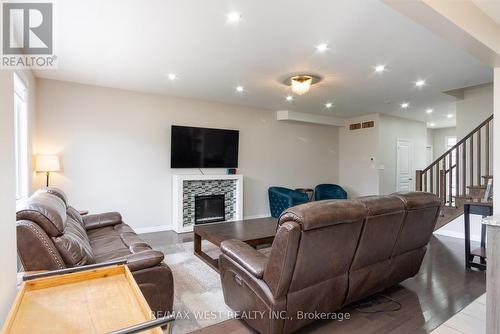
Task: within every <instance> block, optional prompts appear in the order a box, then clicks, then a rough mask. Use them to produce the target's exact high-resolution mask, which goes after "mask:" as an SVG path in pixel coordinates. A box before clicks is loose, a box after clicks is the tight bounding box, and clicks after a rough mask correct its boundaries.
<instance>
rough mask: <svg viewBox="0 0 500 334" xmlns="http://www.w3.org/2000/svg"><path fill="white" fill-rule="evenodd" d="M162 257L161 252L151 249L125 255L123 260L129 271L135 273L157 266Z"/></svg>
mask: <svg viewBox="0 0 500 334" xmlns="http://www.w3.org/2000/svg"><path fill="white" fill-rule="evenodd" d="M164 257H165V256H164V255H163V253H162V252H160V251H155V250H152V249H151V250H145V251H142V252H138V253H133V254H130V255H126V256H124V257H123V259H125V260H127V266H128V268H129V269H130V271H137V270H141V269H146V268H151V267H154V266H157V265H159V264H160V263H161V262H162V261H163V258H164ZM119 259H121V258H119ZM117 260H118V259H117Z"/></svg>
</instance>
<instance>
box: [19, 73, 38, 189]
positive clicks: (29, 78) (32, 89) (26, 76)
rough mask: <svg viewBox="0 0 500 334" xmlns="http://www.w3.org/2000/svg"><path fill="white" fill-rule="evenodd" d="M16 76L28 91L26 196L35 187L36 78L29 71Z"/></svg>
mask: <svg viewBox="0 0 500 334" xmlns="http://www.w3.org/2000/svg"><path fill="white" fill-rule="evenodd" d="M16 74H17V75H18V76H19V77H20V78H21V80H23V82H24V84H25V85H26V88H27V89H28V95H27V105H28V182H27V184H28V186H29V189H28V194H30V195H31V193H32V192H33V191H34V186H35V184H34V183H35V177H36V174H35V172H34V170H35V151H36V149H35V142H34V141H35V130H36V125H35V121H36V78H35V76H34V75H33V72H32V71H30V70H19V71H16Z"/></svg>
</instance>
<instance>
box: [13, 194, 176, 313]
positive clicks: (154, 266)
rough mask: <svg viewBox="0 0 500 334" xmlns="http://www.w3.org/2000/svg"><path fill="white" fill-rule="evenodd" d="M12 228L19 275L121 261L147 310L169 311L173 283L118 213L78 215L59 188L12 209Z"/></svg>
mask: <svg viewBox="0 0 500 334" xmlns="http://www.w3.org/2000/svg"><path fill="white" fill-rule="evenodd" d="M16 227H17V250H18V254H19V257H20V260H21V263H22V265H23V267H24V270H26V271H36V270H56V269H63V268H68V267H77V266H83V265H89V264H94V263H103V262H109V261H114V260H123V259H125V260H127V265H128V267H129V269H130V270H131V272H132V274H133V276H134V278H135V280H136V282H137V284H138V285H139V288H140V289H141V291H142V293H143V294H144V297H145V298H146V300H147V301H148V303H149V306H150V307H151V309H152V310H153V311H156V312H162V313H165V312H170V311H172V304H173V297H174V281H173V277H172V272H171V271H170V268H169V267H168V266H167V265H165V264H164V263H163V262H162V261H163V253H162V252H159V251H155V250H153V249H151V247H150V246H149V245H148V244H147V243H145V242H144V241H143V240H141V239H140V238H139V237H138V236H137V234H136V233H135V232H134V231H133V230H132V228H130V226H128V225H126V224H124V223H123V221H122V217H121V215H120V214H119V213H117V212H108V213H103V214H95V215H85V216H81V215H80V214H79V212H78V211H77V210H75V209H74V208H73V207H72V206H70V205H68V199H67V197H66V195H65V194H64V192H62V191H61V190H60V189H57V188H42V189H40V190H38V191H37V192H36V193H35V194H33V196H31V197H30V198H28V199H26V200H24V201H22V202H21V203H19V204H18V206H17V223H16Z"/></svg>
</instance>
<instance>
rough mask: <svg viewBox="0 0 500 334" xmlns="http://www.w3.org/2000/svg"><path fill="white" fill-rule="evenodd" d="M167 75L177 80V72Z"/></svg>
mask: <svg viewBox="0 0 500 334" xmlns="http://www.w3.org/2000/svg"><path fill="white" fill-rule="evenodd" d="M167 76H168V78H169V79H170V80H175V79H177V74H175V73H169V74H168V75H167Z"/></svg>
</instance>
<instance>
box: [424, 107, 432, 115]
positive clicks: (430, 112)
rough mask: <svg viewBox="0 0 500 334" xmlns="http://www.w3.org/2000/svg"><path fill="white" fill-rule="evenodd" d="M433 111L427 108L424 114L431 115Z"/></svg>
mask: <svg viewBox="0 0 500 334" xmlns="http://www.w3.org/2000/svg"><path fill="white" fill-rule="evenodd" d="M433 111H434V109H431V108H429V109H427V110H426V111H425V112H426V113H428V114H432V112H433Z"/></svg>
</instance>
